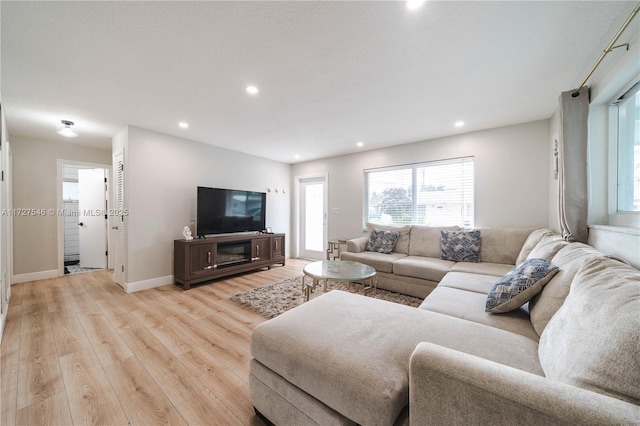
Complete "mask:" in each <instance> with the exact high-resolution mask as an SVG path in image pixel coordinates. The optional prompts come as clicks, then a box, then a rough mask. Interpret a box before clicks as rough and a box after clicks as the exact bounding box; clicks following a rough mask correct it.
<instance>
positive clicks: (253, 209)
mask: <svg viewBox="0 0 640 426" xmlns="http://www.w3.org/2000/svg"><path fill="white" fill-rule="evenodd" d="M197 203H198V204H197V218H196V233H197V235H198V236H205V235H211V234H226V233H232V232H250V231H263V230H264V229H265V213H266V203H267V194H266V193H264V192H254V191H240V190H236V189H222V188H207V187H204V186H199V187H198V199H197Z"/></svg>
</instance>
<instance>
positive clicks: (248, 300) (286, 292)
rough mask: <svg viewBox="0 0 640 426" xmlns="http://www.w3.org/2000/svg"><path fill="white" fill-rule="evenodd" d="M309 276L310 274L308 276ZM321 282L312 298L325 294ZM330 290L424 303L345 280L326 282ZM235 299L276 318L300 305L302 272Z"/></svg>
mask: <svg viewBox="0 0 640 426" xmlns="http://www.w3.org/2000/svg"><path fill="white" fill-rule="evenodd" d="M307 279H308V278H307ZM323 290H324V289H323V286H322V284H320V285H318V286H316V288H315V290H314V291H313V292H312V293H311V299H314V298H316V297H318V296H320V295H322V294H324V291H323ZM331 290H343V291H349V292H351V293H358V294H364V295H365V296H369V297H373V298H376V299H382V300H387V301H389V302H395V303H400V304H403V305H408V306H413V307H417V306H419V305H420V304H421V303H422V299H419V298H417V297H412V296H407V295H404V294H400V293H394V292H392V291H387V290H381V289H378V290H377V291H374V290H373V289H370V290H367V291H365V292H364V293H363V291H362V286H361V285H356V284H352V285H350V286H349V288H347V286H346V284H343V283H338V282H333V281H329V282H328V283H327V292H329V291H331ZM231 300H232V301H233V302H236V303H238V304H240V305H243V306H246V307H248V308H250V309H251V310H254V311H256V312H258V313H259V314H260V315H262V316H263V317H266V318H274V317H277V316H278V315H280V314H281V313H283V312H286V311H288V310H289V309H291V308H295V307H296V306H299V305H301V304H302V303H303V301H304V295H303V293H302V276H299V277H295V278H289V279H287V280H284V281H281V282H278V283H273V284H266V285H263V286H261V287H257V288H254V289H252V290H247V291H244V292H242V293H238V294H236V295H234V296H232V297H231Z"/></svg>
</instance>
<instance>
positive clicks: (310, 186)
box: [298, 177, 327, 259]
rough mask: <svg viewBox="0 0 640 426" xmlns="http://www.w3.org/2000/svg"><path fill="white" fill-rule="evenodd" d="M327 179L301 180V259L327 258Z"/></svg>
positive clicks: (299, 195)
mask: <svg viewBox="0 0 640 426" xmlns="http://www.w3.org/2000/svg"><path fill="white" fill-rule="evenodd" d="M325 189H326V179H325V178H324V177H318V178H309V179H301V180H300V185H299V194H298V199H299V203H300V205H299V210H298V211H299V214H300V217H299V218H298V220H299V223H300V250H299V253H300V257H304V258H307V259H324V258H325V247H326V241H325V235H326V226H327V213H326V207H325V199H326V194H325Z"/></svg>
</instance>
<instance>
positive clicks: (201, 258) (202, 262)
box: [189, 244, 216, 276]
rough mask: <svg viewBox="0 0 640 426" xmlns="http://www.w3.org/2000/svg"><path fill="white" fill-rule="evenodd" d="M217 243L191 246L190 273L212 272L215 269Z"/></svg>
mask: <svg viewBox="0 0 640 426" xmlns="http://www.w3.org/2000/svg"><path fill="white" fill-rule="evenodd" d="M215 253H216V247H215V244H199V245H192V246H190V247H189V275H192V276H193V275H201V274H205V273H210V272H211V271H212V270H213V269H215Z"/></svg>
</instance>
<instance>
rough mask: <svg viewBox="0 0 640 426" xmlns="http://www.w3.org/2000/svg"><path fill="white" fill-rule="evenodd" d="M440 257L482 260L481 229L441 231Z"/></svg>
mask: <svg viewBox="0 0 640 426" xmlns="http://www.w3.org/2000/svg"><path fill="white" fill-rule="evenodd" d="M440 250H441V251H440V259H442V260H451V261H453V262H473V263H478V262H480V230H479V229H476V230H473V231H441V232H440Z"/></svg>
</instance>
